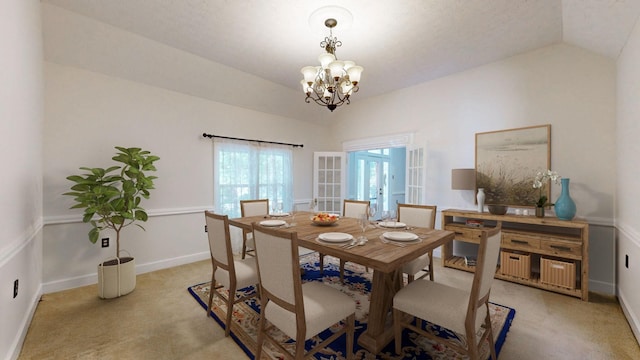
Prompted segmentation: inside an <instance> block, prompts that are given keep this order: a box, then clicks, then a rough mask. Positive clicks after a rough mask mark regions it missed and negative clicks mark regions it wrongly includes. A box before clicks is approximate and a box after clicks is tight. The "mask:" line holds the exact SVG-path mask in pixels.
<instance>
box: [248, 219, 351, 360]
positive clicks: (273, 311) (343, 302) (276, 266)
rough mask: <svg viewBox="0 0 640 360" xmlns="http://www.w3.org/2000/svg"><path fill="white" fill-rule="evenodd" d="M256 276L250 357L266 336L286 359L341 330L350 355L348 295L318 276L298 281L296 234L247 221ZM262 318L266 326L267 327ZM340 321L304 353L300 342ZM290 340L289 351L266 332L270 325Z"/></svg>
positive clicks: (259, 349) (310, 353)
mask: <svg viewBox="0 0 640 360" xmlns="http://www.w3.org/2000/svg"><path fill="white" fill-rule="evenodd" d="M253 238H254V240H255V244H256V258H257V262H258V274H259V278H260V309H261V311H260V320H259V323H258V344H257V352H256V357H255V358H256V359H260V356H261V354H262V346H263V343H264V341H265V339H266V340H268V341H269V342H271V343H273V344H274V345H275V346H276V347H278V348H279V349H280V351H282V353H283V354H285V356H287V357H288V358H294V359H306V358H310V357H312V356H313V354H315V353H316V352H318V351H319V350H321V349H323V348H325V347H326V346H327V345H328V344H329V343H331V342H333V341H334V340H336V339H337V338H339V337H340V336H342V334H346V345H347V347H346V356H347V359H350V360H351V359H353V345H354V329H355V311H356V303H355V301H354V300H353V299H352V298H350V297H349V296H348V295H345V294H343V293H342V292H340V291H339V290H337V289H334V288H332V287H330V286H328V285H325V284H323V283H322V282H319V281H310V282H306V283H304V284H303V283H302V280H301V278H300V259H299V252H298V235H297V233H296V232H292V233H289V232H286V231H282V230H277V229H273V228H267V227H263V226H261V225H259V224H258V223H254V224H253ZM267 320H268V321H269V323H270V325H269V326H268V327H267ZM341 321H342V322H343V325H342V329H340V330H339V331H336V332H335V333H333V334H332V335H331V336H329V337H328V338H327V339H325V340H324V341H321V342H320V343H319V344H317V345H316V346H315V347H314V348H312V349H311V350H309V351H308V352H306V354H305V341H306V340H308V339H310V338H312V337H314V336H315V335H317V334H319V333H320V332H321V331H323V330H325V329H328V328H329V327H332V326H333V325H334V324H336V323H338V322H341ZM274 326H275V327H276V328H278V329H280V330H281V331H282V332H283V333H285V334H286V335H287V336H289V337H290V338H291V339H293V340H295V355H293V356H292V355H291V354H290V353H289V352H288V351H287V350H286V349H285V348H284V347H283V346H282V345H281V344H280V341H278V339H275V338H274V337H272V336H271V335H269V330H270V329H271V328H272V327H274Z"/></svg>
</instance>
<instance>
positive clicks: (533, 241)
mask: <svg viewBox="0 0 640 360" xmlns="http://www.w3.org/2000/svg"><path fill="white" fill-rule="evenodd" d="M502 246H503V247H506V248H509V249H516V250H525V251H531V250H536V249H539V248H540V238H538V237H535V236H529V235H526V234H522V233H512V232H508V231H503V232H502Z"/></svg>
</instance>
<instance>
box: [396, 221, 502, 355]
mask: <svg viewBox="0 0 640 360" xmlns="http://www.w3.org/2000/svg"><path fill="white" fill-rule="evenodd" d="M501 228H502V224H501V222H498V223H497V224H496V227H495V228H493V229H490V230H483V231H482V236H481V238H480V246H479V248H478V258H477V266H476V269H475V274H474V276H473V282H472V283H471V286H470V288H469V289H459V288H456V287H452V286H448V285H444V284H440V283H437V282H435V281H428V280H424V279H423V280H416V281H414V282H412V283H410V284H408V285H407V286H405V287H403V288H402V289H400V291H398V293H396V295H395V296H394V297H393V328H394V335H395V344H396V345H395V350H396V353H400V351H401V347H402V344H401V341H402V340H401V339H402V328H408V329H410V330H412V331H414V332H417V333H419V334H421V335H423V336H425V337H427V338H429V339H431V340H434V341H436V342H438V343H443V342H444V343H445V344H446V345H448V346H449V347H451V348H453V349H455V350H457V351H459V352H461V353H463V354H466V355H467V356H469V358H470V359H474V360H475V359H479V358H480V351H481V349H482V346H483V344H484V342H485V341H488V343H489V351H490V354H491V358H492V359H494V360H495V359H496V351H495V342H494V339H493V331H492V329H491V316H490V314H489V294H490V292H491V285H492V283H493V278H494V275H495V273H496V267H497V264H498V255H499V253H500V240H501V239H500V238H501V233H502V231H501ZM406 314H408V315H410V316H411V317H416V318H418V319H421V320H427V321H429V322H431V323H433V324H436V325H440V326H442V327H444V328H447V329H449V330H452V331H453V332H455V333H456V335H457V338H456V337H452V338H449V339H444V338H441V337H438V336H435V335H433V334H431V333H429V332H426V331H424V330H423V329H422V328H423V326H424V325H423V323H424V322H423V321H416V324H417V326H415V325H412V319H410V318H409V317H408V316H406Z"/></svg>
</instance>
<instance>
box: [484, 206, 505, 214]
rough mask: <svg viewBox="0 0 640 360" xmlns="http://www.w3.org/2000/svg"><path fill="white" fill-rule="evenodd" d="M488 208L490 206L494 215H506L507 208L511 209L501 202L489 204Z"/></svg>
mask: <svg viewBox="0 0 640 360" xmlns="http://www.w3.org/2000/svg"><path fill="white" fill-rule="evenodd" d="M487 208H489V212H490V213H491V214H493V215H504V214H506V213H507V210H509V207H508V206H507V205H499V204H490V205H487Z"/></svg>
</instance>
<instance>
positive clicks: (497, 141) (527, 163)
mask: <svg viewBox="0 0 640 360" xmlns="http://www.w3.org/2000/svg"><path fill="white" fill-rule="evenodd" d="M550 168H551V125H541V126H531V127H525V128H518V129H508V130H500V131H491V132H484V133H476V188H484V192H485V194H486V200H485V203H486V204H503V205H512V206H534V204H535V203H536V200H537V199H538V197H539V196H540V189H534V188H533V180H534V178H535V176H536V173H538V171H543V170H547V169H550ZM542 193H543V195H544V194H546V195H547V197H549V195H550V187H549V184H544V185H543V187H542Z"/></svg>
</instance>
